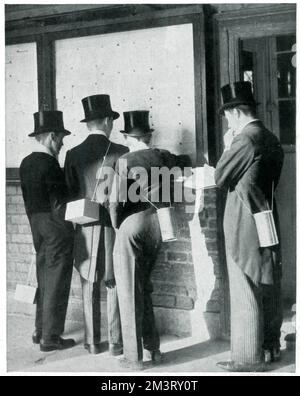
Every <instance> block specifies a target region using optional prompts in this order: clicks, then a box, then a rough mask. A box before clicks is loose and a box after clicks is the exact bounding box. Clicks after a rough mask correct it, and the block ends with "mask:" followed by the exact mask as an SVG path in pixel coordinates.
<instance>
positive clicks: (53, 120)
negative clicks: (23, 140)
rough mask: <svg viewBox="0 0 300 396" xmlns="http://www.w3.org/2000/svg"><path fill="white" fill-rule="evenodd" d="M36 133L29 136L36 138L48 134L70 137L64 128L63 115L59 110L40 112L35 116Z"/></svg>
mask: <svg viewBox="0 0 300 396" xmlns="http://www.w3.org/2000/svg"><path fill="white" fill-rule="evenodd" d="M33 117H34V132H32V133H30V134H29V135H28V136H36V135H40V134H42V133H46V132H54V133H64V134H65V135H70V134H71V132H69V131H67V130H66V129H65V127H64V121H63V113H62V111H57V110H47V111H45V110H44V111H39V112H36V113H34V114H33Z"/></svg>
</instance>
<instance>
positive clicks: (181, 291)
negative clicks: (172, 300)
mask: <svg viewBox="0 0 300 396" xmlns="http://www.w3.org/2000/svg"><path fill="white" fill-rule="evenodd" d="M153 290H154V293H156V294H172V295H182V296H187V294H188V291H187V289H186V287H183V286H178V285H174V284H170V283H163V282H154V283H153Z"/></svg>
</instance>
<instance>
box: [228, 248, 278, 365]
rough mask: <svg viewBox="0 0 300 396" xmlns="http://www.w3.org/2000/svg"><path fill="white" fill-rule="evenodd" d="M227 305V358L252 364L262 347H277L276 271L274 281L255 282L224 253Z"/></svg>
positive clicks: (258, 361) (260, 352) (259, 356)
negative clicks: (227, 283) (228, 352)
mask: <svg viewBox="0 0 300 396" xmlns="http://www.w3.org/2000/svg"><path fill="white" fill-rule="evenodd" d="M227 268H228V276H229V284H230V306H231V360H232V361H235V362H237V363H240V364H247V365H251V364H256V363H260V362H261V360H262V356H263V354H262V352H263V349H272V348H279V347H280V329H281V325H282V304H281V288H280V274H279V273H278V271H277V270H276V268H274V285H268V286H267V285H262V284H259V285H255V284H254V283H253V282H252V281H251V279H250V278H249V277H248V276H247V275H245V273H244V272H243V271H242V270H241V269H240V267H239V266H238V265H237V264H236V263H235V261H234V260H233V259H232V257H231V256H230V254H228V253H227Z"/></svg>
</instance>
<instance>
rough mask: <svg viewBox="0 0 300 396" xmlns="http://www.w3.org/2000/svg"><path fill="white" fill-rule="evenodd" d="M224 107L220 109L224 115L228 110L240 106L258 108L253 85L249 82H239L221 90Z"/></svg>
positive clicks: (225, 86)
mask: <svg viewBox="0 0 300 396" xmlns="http://www.w3.org/2000/svg"><path fill="white" fill-rule="evenodd" d="M221 94H222V99H223V105H222V107H221V108H220V112H221V113H222V112H223V111H224V110H226V109H230V108H233V107H236V106H239V105H242V104H243V105H251V106H256V105H257V103H256V102H255V99H254V97H253V93H252V85H251V83H250V82H249V81H237V82H234V83H232V84H227V85H224V87H222V88H221Z"/></svg>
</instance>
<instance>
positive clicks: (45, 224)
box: [30, 213, 74, 339]
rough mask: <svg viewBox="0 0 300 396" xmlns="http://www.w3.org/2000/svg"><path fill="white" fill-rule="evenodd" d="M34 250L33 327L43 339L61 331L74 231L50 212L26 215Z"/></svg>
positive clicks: (71, 259)
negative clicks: (35, 296)
mask: <svg viewBox="0 0 300 396" xmlns="http://www.w3.org/2000/svg"><path fill="white" fill-rule="evenodd" d="M30 225H31V231H32V236H33V243H34V248H35V250H36V273H37V283H38V290H37V305H36V321H35V326H36V329H37V330H38V331H39V332H41V333H42V336H43V338H44V339H47V338H50V337H52V336H55V335H61V334H62V333H63V332H64V325H65V318H66V312H67V307H68V299H69V292H70V285H71V278H72V269H73V253H72V252H73V240H74V230H73V226H72V224H71V223H67V222H65V221H64V220H61V219H59V218H56V217H55V216H54V215H53V214H51V213H37V214H33V215H32V216H31V217H30Z"/></svg>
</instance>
